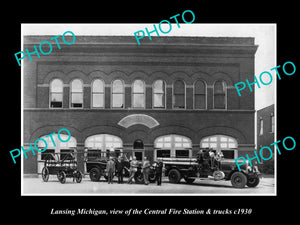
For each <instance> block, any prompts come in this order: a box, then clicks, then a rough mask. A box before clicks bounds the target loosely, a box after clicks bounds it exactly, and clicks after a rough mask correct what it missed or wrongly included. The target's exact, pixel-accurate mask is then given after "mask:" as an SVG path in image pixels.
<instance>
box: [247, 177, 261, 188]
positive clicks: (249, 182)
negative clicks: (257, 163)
mask: <svg viewBox="0 0 300 225" xmlns="http://www.w3.org/2000/svg"><path fill="white" fill-rule="evenodd" d="M258 184H259V177H258V176H255V177H250V178H248V179H247V186H248V187H256V186H257V185H258Z"/></svg>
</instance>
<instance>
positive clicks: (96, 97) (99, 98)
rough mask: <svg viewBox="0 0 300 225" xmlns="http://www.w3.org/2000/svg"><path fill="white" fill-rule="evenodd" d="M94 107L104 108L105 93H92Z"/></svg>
mask: <svg viewBox="0 0 300 225" xmlns="http://www.w3.org/2000/svg"><path fill="white" fill-rule="evenodd" d="M92 107H94V108H104V94H102V93H101V94H97V93H96V94H95V93H94V94H93V95H92Z"/></svg>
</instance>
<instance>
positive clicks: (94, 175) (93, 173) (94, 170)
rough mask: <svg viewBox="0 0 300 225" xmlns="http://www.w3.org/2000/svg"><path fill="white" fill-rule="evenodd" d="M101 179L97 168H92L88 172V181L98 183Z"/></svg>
mask: <svg viewBox="0 0 300 225" xmlns="http://www.w3.org/2000/svg"><path fill="white" fill-rule="evenodd" d="M100 177H101V173H100V170H99V169H98V168H97V167H94V168H92V169H91V170H90V179H91V181H99V180H100Z"/></svg>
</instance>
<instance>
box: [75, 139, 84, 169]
mask: <svg viewBox="0 0 300 225" xmlns="http://www.w3.org/2000/svg"><path fill="white" fill-rule="evenodd" d="M76 150H77V169H78V170H80V172H82V173H84V172H85V171H84V170H85V165H84V164H85V162H84V143H77V148H76Z"/></svg>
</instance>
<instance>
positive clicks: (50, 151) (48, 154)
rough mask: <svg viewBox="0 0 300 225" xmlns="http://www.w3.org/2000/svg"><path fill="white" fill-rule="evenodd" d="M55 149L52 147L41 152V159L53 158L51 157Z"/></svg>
mask: <svg viewBox="0 0 300 225" xmlns="http://www.w3.org/2000/svg"><path fill="white" fill-rule="evenodd" d="M54 152H55V150H54V149H47V150H46V151H44V152H42V153H41V160H46V159H48V160H55V158H54V157H53V154H54Z"/></svg>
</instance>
